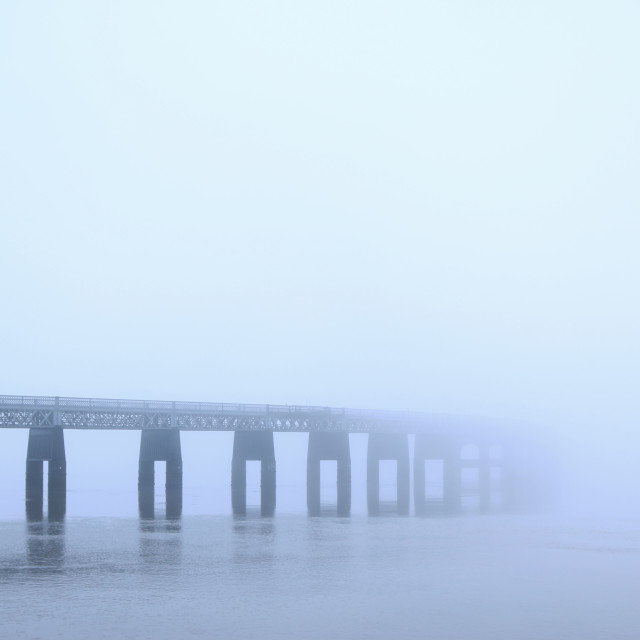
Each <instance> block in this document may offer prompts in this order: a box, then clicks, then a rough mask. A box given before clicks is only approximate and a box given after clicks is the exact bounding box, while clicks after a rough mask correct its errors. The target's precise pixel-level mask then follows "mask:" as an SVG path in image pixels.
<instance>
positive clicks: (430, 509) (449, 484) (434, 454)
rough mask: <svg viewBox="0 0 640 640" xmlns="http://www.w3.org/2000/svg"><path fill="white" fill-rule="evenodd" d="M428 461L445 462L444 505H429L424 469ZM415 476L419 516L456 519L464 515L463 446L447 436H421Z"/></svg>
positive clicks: (415, 499) (432, 503) (414, 468)
mask: <svg viewBox="0 0 640 640" xmlns="http://www.w3.org/2000/svg"><path fill="white" fill-rule="evenodd" d="M426 460H442V474H443V475H442V483H443V487H442V501H441V502H435V501H429V502H427V499H426V495H425V468H424V467H425V461H426ZM413 474H414V475H413V497H414V501H415V510H416V515H431V514H447V515H453V514H456V513H458V512H459V511H460V505H461V496H460V451H459V443H458V442H457V441H456V440H455V439H454V438H451V437H447V436H443V435H440V436H439V435H427V434H421V433H419V434H417V435H416V443H415V450H414V462H413Z"/></svg>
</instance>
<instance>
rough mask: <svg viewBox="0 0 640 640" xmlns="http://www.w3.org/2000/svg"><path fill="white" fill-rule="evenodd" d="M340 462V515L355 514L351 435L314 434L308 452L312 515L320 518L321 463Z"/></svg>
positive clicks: (338, 469)
mask: <svg viewBox="0 0 640 640" xmlns="http://www.w3.org/2000/svg"><path fill="white" fill-rule="evenodd" d="M321 460H336V462H337V504H338V509H337V510H338V515H339V516H348V515H349V513H350V512H351V453H350V450H349V434H348V433H330V432H321V431H312V432H311V433H309V449H308V452H307V508H308V510H309V515H312V516H318V515H320V462H321Z"/></svg>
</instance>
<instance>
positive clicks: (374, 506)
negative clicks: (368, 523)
mask: <svg viewBox="0 0 640 640" xmlns="http://www.w3.org/2000/svg"><path fill="white" fill-rule="evenodd" d="M380 460H396V462H397V480H396V487H397V495H398V498H397V511H398V514H399V515H408V514H409V494H410V479H409V437H408V436H407V434H404V433H370V434H369V444H368V447H367V506H368V510H369V515H378V514H379V513H380Z"/></svg>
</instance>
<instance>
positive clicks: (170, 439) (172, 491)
mask: <svg viewBox="0 0 640 640" xmlns="http://www.w3.org/2000/svg"><path fill="white" fill-rule="evenodd" d="M156 461H164V462H166V463H167V472H166V483H165V491H166V499H167V501H166V503H167V510H166V516H167V518H179V517H180V515H181V513H182V448H181V446H180V431H179V430H178V429H143V430H142V431H141V434H140V458H139V462H138V508H139V511H140V517H141V518H144V519H153V517H154V484H155V473H154V464H155V462H156Z"/></svg>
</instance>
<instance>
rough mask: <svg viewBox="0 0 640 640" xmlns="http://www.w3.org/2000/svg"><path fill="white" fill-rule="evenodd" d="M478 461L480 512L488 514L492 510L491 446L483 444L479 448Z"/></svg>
mask: <svg viewBox="0 0 640 640" xmlns="http://www.w3.org/2000/svg"><path fill="white" fill-rule="evenodd" d="M479 449H480V457H479V459H478V493H479V496H478V503H479V507H480V511H481V512H483V513H486V512H488V511H490V510H491V466H492V465H491V457H490V451H489V446H488V445H487V444H483V445H481V446H480V447H479Z"/></svg>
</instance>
